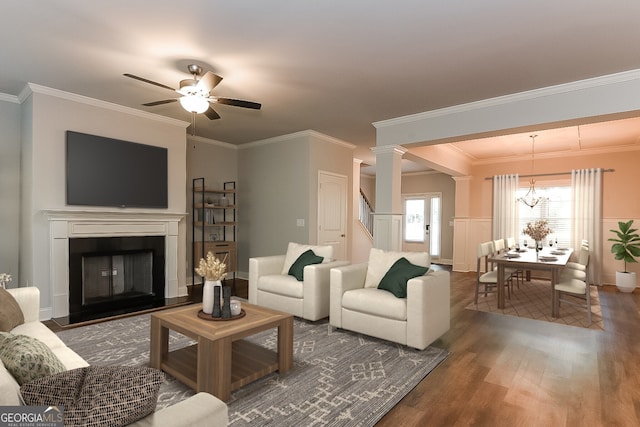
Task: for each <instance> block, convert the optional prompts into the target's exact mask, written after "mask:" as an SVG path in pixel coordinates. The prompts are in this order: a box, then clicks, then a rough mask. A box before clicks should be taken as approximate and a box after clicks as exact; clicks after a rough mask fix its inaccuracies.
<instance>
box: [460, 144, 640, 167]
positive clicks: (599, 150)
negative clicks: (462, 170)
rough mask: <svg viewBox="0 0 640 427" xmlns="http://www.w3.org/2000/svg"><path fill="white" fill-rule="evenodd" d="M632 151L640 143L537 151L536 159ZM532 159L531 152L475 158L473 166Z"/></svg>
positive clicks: (635, 149) (637, 148) (637, 147)
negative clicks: (520, 154)
mask: <svg viewBox="0 0 640 427" xmlns="http://www.w3.org/2000/svg"><path fill="white" fill-rule="evenodd" d="M632 151H640V145H637V144H633V145H622V146H617V147H602V148H587V149H585V148H582V149H580V150H565V151H555V152H552V153H536V154H535V160H541V159H557V158H567V157H580V156H599V155H605V154H611V153H624V152H632ZM526 160H529V161H530V160H531V154H528V155H523V156H510V157H494V158H491V159H487V160H475V161H472V162H471V164H472V166H480V165H491V164H496V163H513V162H515V161H526Z"/></svg>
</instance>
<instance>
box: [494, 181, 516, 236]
mask: <svg viewBox="0 0 640 427" xmlns="http://www.w3.org/2000/svg"><path fill="white" fill-rule="evenodd" d="M519 186H520V178H519V176H518V174H513V175H495V176H494V177H493V224H492V225H493V227H492V230H493V231H492V233H493V240H497V239H506V238H508V237H513V238H515V239H517V238H518V236H519V235H520V233H519V230H518V210H519V209H518V201H517V199H516V192H517V191H518V188H519Z"/></svg>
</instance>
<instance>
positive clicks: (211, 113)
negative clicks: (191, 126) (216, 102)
mask: <svg viewBox="0 0 640 427" xmlns="http://www.w3.org/2000/svg"><path fill="white" fill-rule="evenodd" d="M204 115H205V116H207V117H208V118H209V120H215V119H219V118H220V115H219V114H218V113H216V110H214V109H213V108H211V106H209V108H208V109H207V111H205V112H204Z"/></svg>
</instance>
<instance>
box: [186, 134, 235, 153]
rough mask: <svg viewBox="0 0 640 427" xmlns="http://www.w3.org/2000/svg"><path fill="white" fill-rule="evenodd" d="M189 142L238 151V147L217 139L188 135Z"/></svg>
mask: <svg viewBox="0 0 640 427" xmlns="http://www.w3.org/2000/svg"><path fill="white" fill-rule="evenodd" d="M187 142H201V143H203V144H209V145H216V146H218V147H222V148H228V149H231V150H238V149H239V148H238V146H237V145H233V144H229V143H228V142H223V141H218V140H216V139H209V138H205V137H203V136H197V135H187Z"/></svg>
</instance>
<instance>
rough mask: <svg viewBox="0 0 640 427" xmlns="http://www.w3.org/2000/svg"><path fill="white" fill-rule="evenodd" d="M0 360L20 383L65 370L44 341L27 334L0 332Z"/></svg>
mask: <svg viewBox="0 0 640 427" xmlns="http://www.w3.org/2000/svg"><path fill="white" fill-rule="evenodd" d="M0 360H2V363H4V366H5V368H7V371H9V373H11V375H13V378H15V379H16V381H17V382H18V384H20V385H22V384H24V383H28V382H29V381H32V380H35V379H38V378H41V377H45V376H47V375H52V374H57V373H59V372H63V371H65V370H66V368H65V367H64V365H63V364H62V362H60V359H58V358H57V357H56V355H55V354H53V352H52V351H51V349H50V348H49V347H47V345H46V344H45V343H43V342H42V341H40V340H38V339H37V338H33V337H30V336H27V335H19V334H16V335H14V334H7V333H0Z"/></svg>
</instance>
